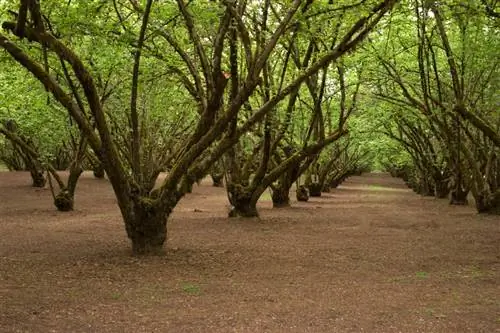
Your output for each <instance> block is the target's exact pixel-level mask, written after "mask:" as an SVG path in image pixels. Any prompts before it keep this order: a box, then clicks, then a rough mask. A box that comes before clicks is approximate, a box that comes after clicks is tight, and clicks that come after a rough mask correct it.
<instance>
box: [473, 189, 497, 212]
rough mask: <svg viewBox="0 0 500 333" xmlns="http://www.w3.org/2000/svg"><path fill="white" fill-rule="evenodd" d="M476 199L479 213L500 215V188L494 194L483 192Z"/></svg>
mask: <svg viewBox="0 0 500 333" xmlns="http://www.w3.org/2000/svg"><path fill="white" fill-rule="evenodd" d="M475 199H476V209H477V211H478V213H483V214H493V215H500V190H498V191H496V192H495V193H492V194H481V195H479V196H478V197H477V198H475Z"/></svg>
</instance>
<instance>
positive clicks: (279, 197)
mask: <svg viewBox="0 0 500 333" xmlns="http://www.w3.org/2000/svg"><path fill="white" fill-rule="evenodd" d="M286 185H287V184H286ZM286 185H285V184H281V183H279V184H278V185H277V186H276V187H274V188H273V190H272V191H273V194H272V196H271V198H272V200H273V207H274V208H283V207H290V187H291V186H286Z"/></svg>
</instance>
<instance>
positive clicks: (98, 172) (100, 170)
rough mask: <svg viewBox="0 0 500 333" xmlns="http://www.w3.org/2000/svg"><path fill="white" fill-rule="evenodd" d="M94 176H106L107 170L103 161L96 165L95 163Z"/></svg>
mask: <svg viewBox="0 0 500 333" xmlns="http://www.w3.org/2000/svg"><path fill="white" fill-rule="evenodd" d="M93 172H94V177H95V178H98V179H102V178H104V176H105V174H106V172H105V171H104V165H102V163H98V164H96V165H94V170H93Z"/></svg>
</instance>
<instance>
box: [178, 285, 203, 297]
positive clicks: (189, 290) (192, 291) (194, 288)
mask: <svg viewBox="0 0 500 333" xmlns="http://www.w3.org/2000/svg"><path fill="white" fill-rule="evenodd" d="M181 289H182V291H183V292H185V293H186V294H188V295H193V296H198V295H200V294H201V288H200V286H199V285H197V284H195V283H190V282H185V283H182V284H181Z"/></svg>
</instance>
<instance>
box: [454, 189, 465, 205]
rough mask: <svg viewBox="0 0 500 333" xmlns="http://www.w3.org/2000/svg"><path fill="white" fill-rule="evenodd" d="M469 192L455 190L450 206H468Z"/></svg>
mask: <svg viewBox="0 0 500 333" xmlns="http://www.w3.org/2000/svg"><path fill="white" fill-rule="evenodd" d="M468 194H469V191H467V190H462V189H458V190H456V189H455V190H454V191H452V192H451V198H450V205H459V206H464V205H467V204H468V200H467V195H468Z"/></svg>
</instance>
